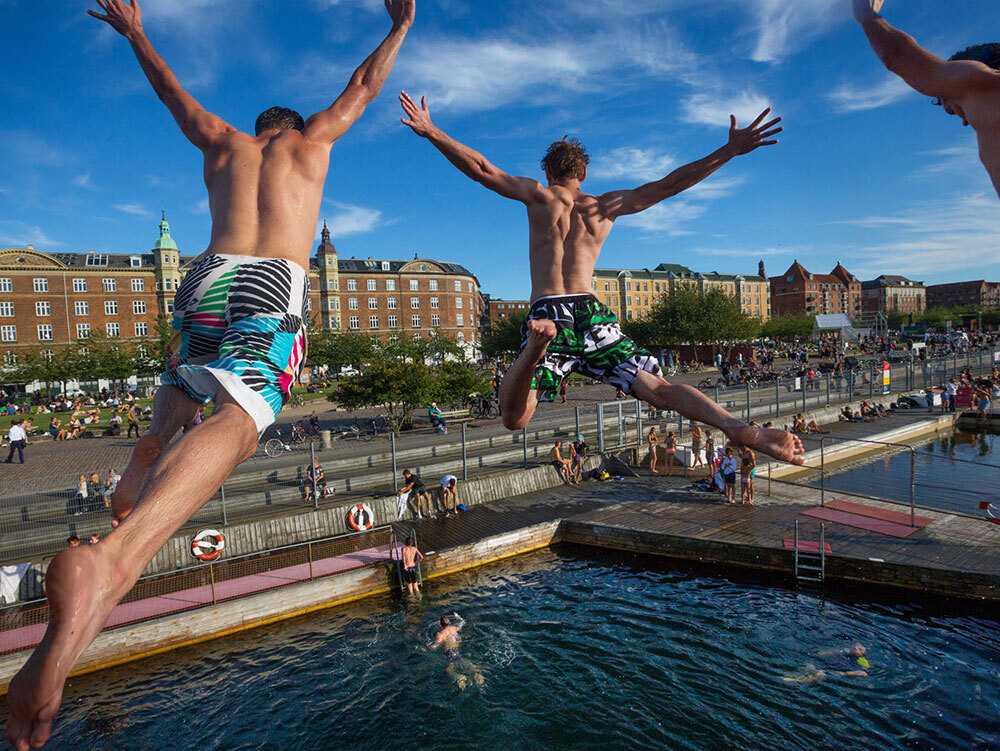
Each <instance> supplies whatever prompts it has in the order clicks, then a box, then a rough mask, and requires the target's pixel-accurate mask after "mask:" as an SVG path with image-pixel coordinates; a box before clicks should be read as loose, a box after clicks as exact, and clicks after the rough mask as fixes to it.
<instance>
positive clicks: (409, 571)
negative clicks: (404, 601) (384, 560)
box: [402, 537, 424, 597]
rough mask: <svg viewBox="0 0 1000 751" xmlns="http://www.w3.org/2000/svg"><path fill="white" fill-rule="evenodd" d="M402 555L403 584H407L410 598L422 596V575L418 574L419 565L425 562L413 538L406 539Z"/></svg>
mask: <svg viewBox="0 0 1000 751" xmlns="http://www.w3.org/2000/svg"><path fill="white" fill-rule="evenodd" d="M402 553H403V555H402V558H403V561H402V564H403V583H404V584H406V591H407V592H408V593H409V595H410V597H416V596H417V595H419V594H420V575H419V574H418V573H417V564H418V563H419V562H420V561H422V560H423V558H424V554H423V553H421V552H420V551H419V550H417V546H416V545H414V544H413V538H412V537H407V538H406V544H405V545H404V546H403V551H402Z"/></svg>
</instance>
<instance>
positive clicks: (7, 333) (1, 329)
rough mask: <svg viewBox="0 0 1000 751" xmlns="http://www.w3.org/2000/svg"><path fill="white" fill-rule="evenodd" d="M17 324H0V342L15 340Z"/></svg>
mask: <svg viewBox="0 0 1000 751" xmlns="http://www.w3.org/2000/svg"><path fill="white" fill-rule="evenodd" d="M16 341H17V326H13V325H9V326H0V342H16Z"/></svg>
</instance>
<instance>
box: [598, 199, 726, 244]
mask: <svg viewBox="0 0 1000 751" xmlns="http://www.w3.org/2000/svg"><path fill="white" fill-rule="evenodd" d="M707 209H708V207H707V206H705V204H702V203H692V202H690V201H684V200H673V201H666V202H664V203H659V204H657V205H656V206H653V207H652V208H649V209H646V210H645V211H642V212H640V213H638V214H631V215H629V216H623V217H622V218H621V219H619V220H618V223H619V224H623V225H625V226H627V227H636V228H638V229H641V230H645V231H647V232H651V233H654V234H665V235H670V236H671V237H680V236H682V235H690V234H693V232H692V231H691V230H689V229H686V227H685V225H686V224H687V223H688V222H690V221H693V220H695V219H697V218H698V217H700V216H701V215H702V214H704V213H705V211H706V210H707Z"/></svg>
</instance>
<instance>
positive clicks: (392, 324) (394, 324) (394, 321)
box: [389, 316, 399, 329]
mask: <svg viewBox="0 0 1000 751" xmlns="http://www.w3.org/2000/svg"><path fill="white" fill-rule="evenodd" d="M389 328H390V329H398V328H399V316H389Z"/></svg>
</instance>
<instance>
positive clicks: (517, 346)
mask: <svg viewBox="0 0 1000 751" xmlns="http://www.w3.org/2000/svg"><path fill="white" fill-rule="evenodd" d="M527 319H528V311H527V310H518V311H515V312H513V313H511V314H510V316H508V317H507V318H504V319H503V320H501V321H498V322H496V323H494V324H493V328H492V329H491V330H490V332H489V333H488V334H486V335H485V336H484V337H483V356H484V357H492V358H503V357H511V358H513V357H517V354H518V352H520V351H521V327H522V326H523V325H524V322H525V321H526V320H527Z"/></svg>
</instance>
